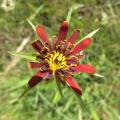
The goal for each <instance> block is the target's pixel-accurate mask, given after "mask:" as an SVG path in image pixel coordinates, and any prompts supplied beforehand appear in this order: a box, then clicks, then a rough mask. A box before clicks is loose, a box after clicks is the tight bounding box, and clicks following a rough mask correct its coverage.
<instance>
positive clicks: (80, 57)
mask: <svg viewBox="0 0 120 120" xmlns="http://www.w3.org/2000/svg"><path fill="white" fill-rule="evenodd" d="M77 57H78V59H79V60H80V59H82V58H84V57H85V55H77Z"/></svg>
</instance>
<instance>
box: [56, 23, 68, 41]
mask: <svg viewBox="0 0 120 120" xmlns="http://www.w3.org/2000/svg"><path fill="white" fill-rule="evenodd" d="M67 32H68V21H64V22H63V23H62V25H61V26H60V30H59V35H58V40H59V41H63V40H65V38H66V36H67Z"/></svg>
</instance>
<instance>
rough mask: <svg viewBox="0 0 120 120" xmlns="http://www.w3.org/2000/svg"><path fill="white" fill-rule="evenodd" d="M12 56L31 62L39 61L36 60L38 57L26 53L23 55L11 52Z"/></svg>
mask: <svg viewBox="0 0 120 120" xmlns="http://www.w3.org/2000/svg"><path fill="white" fill-rule="evenodd" d="M9 53H10V54H11V55H14V56H17V57H21V58H24V59H27V60H31V61H37V60H36V56H33V55H27V54H25V53H22V52H14V51H12V52H9Z"/></svg>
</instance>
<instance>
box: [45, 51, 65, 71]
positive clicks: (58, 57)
mask: <svg viewBox="0 0 120 120" xmlns="http://www.w3.org/2000/svg"><path fill="white" fill-rule="evenodd" d="M66 59H67V58H66V57H65V56H64V54H63V53H60V52H59V51H53V52H52V53H49V54H48V55H46V57H45V60H46V62H47V63H48V64H49V67H50V69H51V70H52V71H56V70H58V69H63V68H66V67H67V62H66Z"/></svg>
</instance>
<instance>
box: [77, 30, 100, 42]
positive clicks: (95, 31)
mask: <svg viewBox="0 0 120 120" xmlns="http://www.w3.org/2000/svg"><path fill="white" fill-rule="evenodd" d="M98 31H99V29H96V30H94V31H92V32H91V33H89V34H88V35H86V36H85V37H84V38H82V39H81V40H84V39H86V38H91V37H93V36H94V35H95V34H96V33H97V32H98ZM78 43H79V41H77V44H78Z"/></svg>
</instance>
